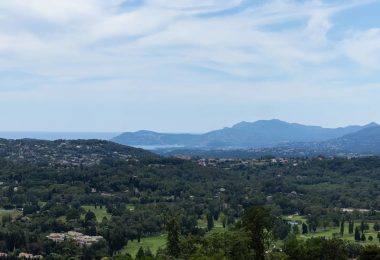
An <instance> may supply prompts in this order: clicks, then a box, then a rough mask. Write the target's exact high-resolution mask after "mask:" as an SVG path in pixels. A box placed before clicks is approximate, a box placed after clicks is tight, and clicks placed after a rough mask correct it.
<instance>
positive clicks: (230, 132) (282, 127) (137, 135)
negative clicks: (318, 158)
mask: <svg viewBox="0 0 380 260" xmlns="http://www.w3.org/2000/svg"><path fill="white" fill-rule="evenodd" d="M373 126H378V125H377V124H375V123H371V124H368V125H364V126H347V127H340V128H323V127H320V126H308V125H302V124H297V123H288V122H284V121H281V120H278V119H272V120H259V121H256V122H252V123H249V122H240V123H238V124H235V125H234V126H232V127H226V128H223V129H220V130H215V131H211V132H208V133H205V134H167V133H157V132H152V131H138V132H126V133H123V134H121V135H119V136H116V137H115V138H113V139H112V141H114V142H116V143H120V144H124V145H131V146H138V147H146V146H152V147H157V148H160V147H173V148H190V149H251V148H268V147H276V146H281V145H284V144H291V143H307V142H323V141H328V140H332V139H336V138H340V137H343V136H345V135H347V134H351V133H355V132H358V131H360V130H363V129H366V128H369V127H373Z"/></svg>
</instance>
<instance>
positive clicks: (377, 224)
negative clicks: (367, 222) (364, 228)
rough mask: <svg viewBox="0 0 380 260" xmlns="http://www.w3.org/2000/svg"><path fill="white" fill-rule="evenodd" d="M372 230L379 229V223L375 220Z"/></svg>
mask: <svg viewBox="0 0 380 260" xmlns="http://www.w3.org/2000/svg"><path fill="white" fill-rule="evenodd" d="M373 230H375V231H377V232H378V231H380V225H379V222H375V224H373Z"/></svg>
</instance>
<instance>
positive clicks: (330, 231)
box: [284, 215, 380, 245]
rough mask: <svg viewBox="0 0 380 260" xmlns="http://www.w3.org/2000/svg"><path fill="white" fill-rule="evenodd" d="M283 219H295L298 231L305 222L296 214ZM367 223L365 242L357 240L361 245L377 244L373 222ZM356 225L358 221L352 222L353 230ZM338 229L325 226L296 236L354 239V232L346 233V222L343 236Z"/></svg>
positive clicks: (303, 237)
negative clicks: (369, 238)
mask: <svg viewBox="0 0 380 260" xmlns="http://www.w3.org/2000/svg"><path fill="white" fill-rule="evenodd" d="M284 219H285V220H288V221H295V222H298V223H299V225H298V227H299V231H300V233H301V232H302V226H301V225H302V223H306V218H305V217H303V216H297V215H294V216H286V217H285V218H284ZM366 223H367V224H368V225H369V230H367V231H365V232H364V234H365V236H366V238H367V240H366V241H365V242H358V243H360V244H363V245H379V244H380V242H379V240H378V239H377V232H376V231H375V230H374V229H373V224H374V223H373V222H366ZM356 227H358V228H360V222H359V221H358V222H355V224H354V230H355V228H356ZM339 231H340V227H327V228H325V229H324V228H318V229H317V231H316V232H315V233H314V232H312V233H308V234H305V235H302V234H299V235H298V236H297V237H298V238H301V239H308V238H312V237H327V238H333V237H334V236H335V237H337V238H341V239H344V240H349V241H355V238H354V234H348V222H346V223H345V225H344V234H343V236H341V235H340V234H339ZM369 236H372V237H373V241H369V240H368V237H369Z"/></svg>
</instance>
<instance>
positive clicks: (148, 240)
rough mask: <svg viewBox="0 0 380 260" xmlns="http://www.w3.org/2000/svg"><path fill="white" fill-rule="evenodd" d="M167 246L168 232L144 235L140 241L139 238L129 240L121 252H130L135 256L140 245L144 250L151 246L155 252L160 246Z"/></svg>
mask: <svg viewBox="0 0 380 260" xmlns="http://www.w3.org/2000/svg"><path fill="white" fill-rule="evenodd" d="M165 246H166V234H161V235H156V236H151V237H144V238H142V239H141V241H140V243H139V242H137V240H135V241H128V245H127V246H125V247H124V248H123V249H122V250H121V254H125V253H128V254H130V255H131V256H133V257H135V256H136V254H137V251H139V249H140V247H142V248H143V249H144V250H146V249H148V248H149V249H150V251H152V253H153V254H156V252H157V250H158V249H159V248H165Z"/></svg>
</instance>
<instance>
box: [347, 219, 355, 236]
mask: <svg viewBox="0 0 380 260" xmlns="http://www.w3.org/2000/svg"><path fill="white" fill-rule="evenodd" d="M348 233H349V234H352V233H354V222H353V221H350V222H349V223H348Z"/></svg>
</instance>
